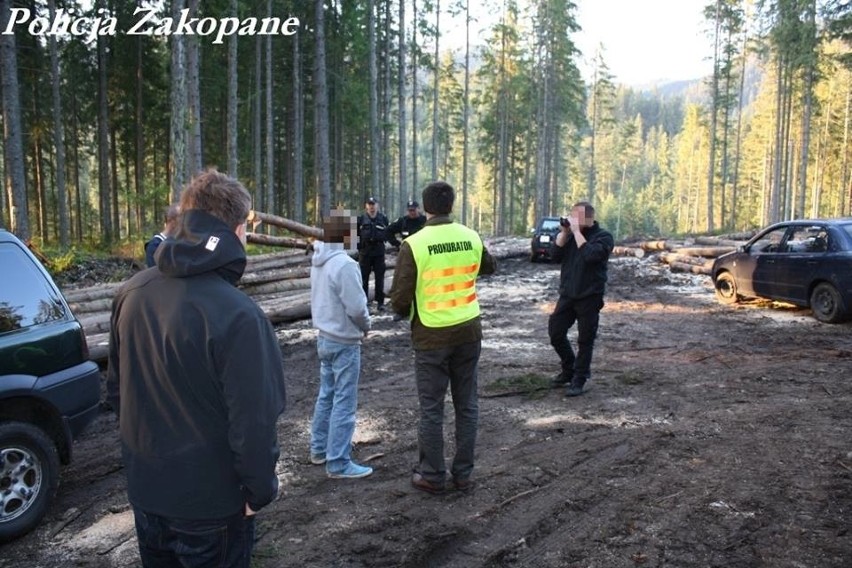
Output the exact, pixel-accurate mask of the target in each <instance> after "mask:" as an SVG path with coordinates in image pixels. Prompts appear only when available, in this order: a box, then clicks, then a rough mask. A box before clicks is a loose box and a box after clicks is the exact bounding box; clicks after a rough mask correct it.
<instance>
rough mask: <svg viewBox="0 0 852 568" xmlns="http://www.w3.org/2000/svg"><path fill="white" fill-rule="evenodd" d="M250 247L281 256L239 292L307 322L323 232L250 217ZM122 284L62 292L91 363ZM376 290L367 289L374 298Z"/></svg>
mask: <svg viewBox="0 0 852 568" xmlns="http://www.w3.org/2000/svg"><path fill="white" fill-rule="evenodd" d="M249 223H250V225H251V227H250V229H251V232H249V233H248V235H247V240H248V242H250V243H256V244H263V245H274V246H280V247H284V248H285V250H283V251H281V252H274V253H268V254H262V255H255V256H250V257H249V258H248V263H247V265H246V270H245V273H244V274H243V277H242V279H240V282H239V287H240V288H241V289H242V290H244V291H245V292H246V293H247V294H248V295H250V296H251V297H252V298H253V299H254V300H255V302H257V304H258V305H259V306H260V308H261V309H262V310H263V312H264V313H265V314H266V315H267V317H269V320H270V321H271V322H272V323H274V324H278V323H285V322H292V321H297V320H302V319H307V318H309V317H310V316H311V305H310V296H311V291H310V266H311V256H310V250H311V244H310V243H311V240H312V239H318V238H321V237H322V230H321V229H318V228H316V227H311V226H308V225H303V224H301V223H297V222H296V221H292V220H290V219H286V218H283V217H278V216H275V215H270V214H268V213H262V212H259V211H254V212H252V216H251V217H250V218H249ZM260 223H264V224H266V225H269V226H274V227H279V228H282V229H285V230H287V231H289V232H291V233H295V234H297V235H299V236H298V237H292V236H273V235H268V234H261V233H258V232H256V230H257V226H258V225H259V224H260ZM488 250H489V251H490V252H491V253H492V254H493V255H494V256H496V257H497V258H509V257H512V256H523V255H527V254H529V240H528V239H517V238H511V237H510V238H503V239H493V240H491V241H489V242H488ZM385 262H386V265H387V268H388V270H387V272H385V290H390V287H391V282H392V281H393V268H394V267H395V266H396V255H395V254H388V255H387V257H386V260H385ZM121 284H122V283H121V282H118V283H111V284H99V285H96V286H91V287H88V288H79V289H71V290H63V293H64V295H65V298H66V299H67V300H68V303H69V304H70V305H71V310H72V311H73V312H74V314H75V315H76V316H77V318H78V319H79V320H80V322H81V323H82V324H83V328H84V329H85V331H86V336H87V338H88V344H89V357H90V358H91V359H92V360H93V361H104V360H106V357H107V353H108V347H109V325H110V309H111V306H112V298H113V296H114V295H115V292H116V290H118V288H119V287H120V286H121ZM373 291H374V286H373V285H372V284H371V285H370V295H371V297H372V295H373Z"/></svg>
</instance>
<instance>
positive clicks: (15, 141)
mask: <svg viewBox="0 0 852 568" xmlns="http://www.w3.org/2000/svg"><path fill="white" fill-rule="evenodd" d="M10 5H11V2H10V1H9V0H2V1H0V26H2V29H6V26H7V25H8V23H9V17H10V14H11V12H10ZM16 49H17V48H16V47H15V35H14V34H9V35H6V34H0V53H2V56H0V65H1V66H2V72H3V127H4V128H3V134H4V137H3V150H4V158H5V166H6V167H5V168H4V170H5V178H6V188H7V189H8V191H9V201H8V202H9V205H10V209H9V218H10V221H11V223H10V227H9V228H10V229H11V231H12V232H13V233H15V234H16V235H18V237H20V238H21V239H22V240H24V241H26V240H28V239H29V238H30V223H29V213H28V210H27V189H26V174H25V173H24V142H23V130H22V128H21V103H20V93H19V90H18V56H17V52H16Z"/></svg>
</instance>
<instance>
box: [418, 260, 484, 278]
mask: <svg viewBox="0 0 852 568" xmlns="http://www.w3.org/2000/svg"><path fill="white" fill-rule="evenodd" d="M477 270H479V263H476V264H471V265H470V266H453V267H450V268H439V269H437V270H427V271H426V272H424V273H423V280H437V279H438V278H446V277H447V276H456V275H458V274H471V273H473V272H476V271H477Z"/></svg>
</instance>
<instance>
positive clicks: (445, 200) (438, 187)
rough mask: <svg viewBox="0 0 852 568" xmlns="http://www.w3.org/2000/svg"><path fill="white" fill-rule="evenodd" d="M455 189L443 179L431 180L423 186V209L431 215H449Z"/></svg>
mask: <svg viewBox="0 0 852 568" xmlns="http://www.w3.org/2000/svg"><path fill="white" fill-rule="evenodd" d="M455 199H456V191H455V190H454V189H453V186H451V185H450V184H448V183H447V182H445V181H433V182H432V183H430V184H429V185H427V186H426V187H425V188H423V209H424V210H425V211H426V213H431V214H432V215H449V214H450V213H452V212H453V201H455Z"/></svg>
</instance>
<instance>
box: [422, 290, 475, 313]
mask: <svg viewBox="0 0 852 568" xmlns="http://www.w3.org/2000/svg"><path fill="white" fill-rule="evenodd" d="M475 301H476V292H474V293H473V294H471V295H469V296H465V297H464V298H455V299H453V300H445V301H443V302H426V309H429V310H446V309H448V308H455V307H456V306H464V305H467V304H470V303H472V302H475Z"/></svg>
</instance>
